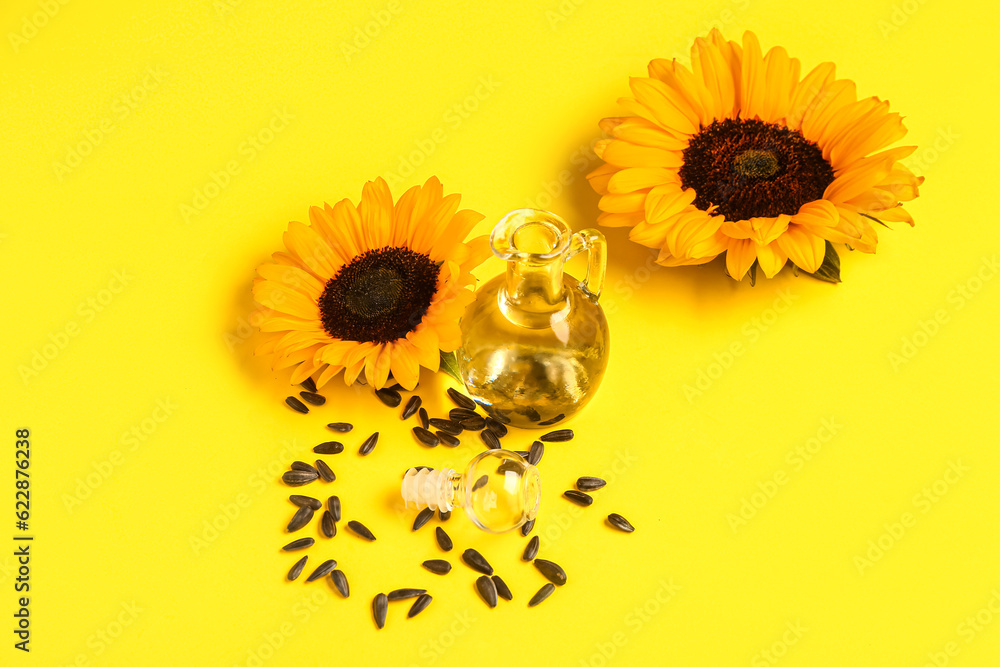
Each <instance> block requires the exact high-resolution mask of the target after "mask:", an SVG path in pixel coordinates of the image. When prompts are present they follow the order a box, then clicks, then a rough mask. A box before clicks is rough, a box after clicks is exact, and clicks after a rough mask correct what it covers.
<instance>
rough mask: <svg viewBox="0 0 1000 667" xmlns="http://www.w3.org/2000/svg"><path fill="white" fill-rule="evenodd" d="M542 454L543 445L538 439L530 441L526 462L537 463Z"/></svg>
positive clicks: (534, 464)
mask: <svg viewBox="0 0 1000 667" xmlns="http://www.w3.org/2000/svg"><path fill="white" fill-rule="evenodd" d="M543 454H545V445H543V444H542V443H541V441H540V440H535V441H534V442H533V443H531V449H529V450H528V463H530V464H531V465H533V466H536V465H538V462H539V461H541V460H542V455H543Z"/></svg>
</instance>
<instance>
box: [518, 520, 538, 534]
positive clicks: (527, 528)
mask: <svg viewBox="0 0 1000 667" xmlns="http://www.w3.org/2000/svg"><path fill="white" fill-rule="evenodd" d="M534 527H535V520H534V519H532V520H530V521H525V522H524V524H522V525H521V534H522V535H524V536H525V537H527V536H528V533H530V532H531V529H532V528H534Z"/></svg>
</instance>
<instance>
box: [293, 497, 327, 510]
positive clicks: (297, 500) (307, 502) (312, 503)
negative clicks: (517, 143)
mask: <svg viewBox="0 0 1000 667" xmlns="http://www.w3.org/2000/svg"><path fill="white" fill-rule="evenodd" d="M288 499H289V500H290V501H292V504H293V505H296V506H298V507H310V508H312V509H313V510H318V509H319V508H320V507H322V506H323V503H321V502H320V500H319V498H313V497H312V496H296V495H291V496H288Z"/></svg>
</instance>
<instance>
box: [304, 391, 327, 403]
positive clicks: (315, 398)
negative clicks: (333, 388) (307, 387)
mask: <svg viewBox="0 0 1000 667" xmlns="http://www.w3.org/2000/svg"><path fill="white" fill-rule="evenodd" d="M299 396H301V397H302V400H303V401H305V402H306V403H309V404H310V405H323V404H324V403H326V396H323V395H321V394H317V393H315V392H312V391H300V392H299Z"/></svg>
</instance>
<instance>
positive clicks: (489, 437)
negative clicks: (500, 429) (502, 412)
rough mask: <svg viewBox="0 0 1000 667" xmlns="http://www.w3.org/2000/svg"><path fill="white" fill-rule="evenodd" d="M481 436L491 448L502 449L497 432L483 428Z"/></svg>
mask: <svg viewBox="0 0 1000 667" xmlns="http://www.w3.org/2000/svg"><path fill="white" fill-rule="evenodd" d="M479 437H480V438H482V439H483V442H484V443H485V444H486V446H487V447H488V448H490V449H500V438H498V437H497V434H496V433H494V432H493V431H491V430H489V429H483V430H482V431H480V432H479Z"/></svg>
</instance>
